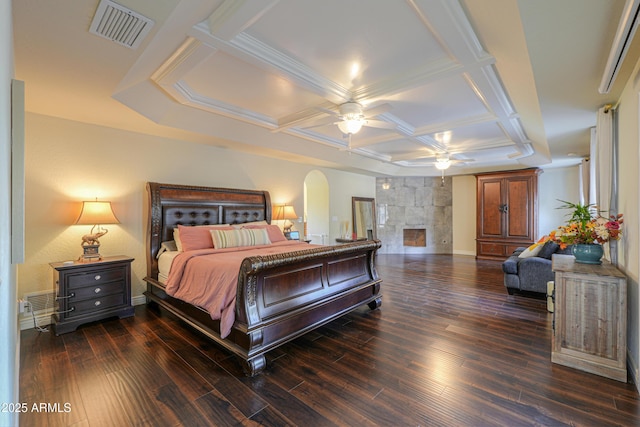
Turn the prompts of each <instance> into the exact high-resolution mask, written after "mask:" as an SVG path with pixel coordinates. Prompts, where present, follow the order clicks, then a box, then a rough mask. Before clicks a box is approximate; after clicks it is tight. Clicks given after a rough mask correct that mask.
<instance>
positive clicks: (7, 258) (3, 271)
mask: <svg viewBox="0 0 640 427" xmlns="http://www.w3.org/2000/svg"><path fill="white" fill-rule="evenodd" d="M12 34H13V29H12V23H11V2H10V1H8V0H6V1H0V62H1V63H2V65H1V66H0V236H1V238H0V378H1V380H0V403H11V402H18V401H19V399H18V396H19V394H18V377H19V372H20V362H19V360H20V358H19V352H20V335H19V334H18V321H17V319H18V314H17V303H16V282H15V280H16V278H15V266H13V265H12V264H11V239H10V238H8V236H10V235H11V216H10V215H11V79H12V78H13V75H14V73H13V48H12V46H13V35H12ZM17 424H18V418H17V416H16V414H15V413H11V412H5V411H0V425H2V426H12V425H17Z"/></svg>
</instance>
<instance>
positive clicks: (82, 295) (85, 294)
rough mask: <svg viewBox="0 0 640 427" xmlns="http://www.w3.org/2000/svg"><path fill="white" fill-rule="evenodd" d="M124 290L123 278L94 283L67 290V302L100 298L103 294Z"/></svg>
mask: <svg viewBox="0 0 640 427" xmlns="http://www.w3.org/2000/svg"><path fill="white" fill-rule="evenodd" d="M124 290H125V282H124V280H122V281H119V282H109V283H105V284H102V285H94V284H93V283H92V284H91V286H85V287H83V288H77V289H73V290H70V291H69V295H65V296H67V297H68V298H67V301H68V304H69V305H71V304H72V303H73V302H76V301H80V300H85V299H90V298H100V297H103V296H107V295H111V294H117V293H122V292H124Z"/></svg>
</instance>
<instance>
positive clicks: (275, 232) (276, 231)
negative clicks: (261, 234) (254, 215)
mask: <svg viewBox="0 0 640 427" xmlns="http://www.w3.org/2000/svg"><path fill="white" fill-rule="evenodd" d="M242 228H247V229H250V230H253V229H257V230H259V229H265V230H267V234H268V235H269V240H270V241H271V243H276V242H284V241H285V240H287V238H286V237H284V234H283V233H282V230H280V227H278V226H277V225H275V224H260V225H254V224H253V223H250V224H248V225H245V226H244V227H242Z"/></svg>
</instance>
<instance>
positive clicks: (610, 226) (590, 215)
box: [549, 200, 624, 249]
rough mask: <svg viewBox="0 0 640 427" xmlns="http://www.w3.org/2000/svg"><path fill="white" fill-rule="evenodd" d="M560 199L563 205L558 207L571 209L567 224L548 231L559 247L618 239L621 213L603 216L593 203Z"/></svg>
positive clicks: (621, 219)
mask: <svg viewBox="0 0 640 427" xmlns="http://www.w3.org/2000/svg"><path fill="white" fill-rule="evenodd" d="M560 201H561V202H562V203H563V205H562V206H560V207H559V208H558V209H571V210H572V212H571V213H570V214H569V220H568V221H567V224H566V225H561V226H560V227H558V229H557V230H554V231H552V232H551V233H549V238H550V239H552V240H554V241H555V242H556V243H558V244H559V245H560V248H562V249H564V248H566V247H567V246H568V245H575V244H594V243H595V244H603V243H607V242H608V241H610V240H618V239H620V237H621V235H622V229H621V225H622V223H623V222H624V220H623V218H622V214H617V215H611V216H610V217H609V218H604V217H602V216H600V214H598V213H597V211H596V209H595V207H594V206H593V205H582V204H579V203H570V202H565V201H564V200H560Z"/></svg>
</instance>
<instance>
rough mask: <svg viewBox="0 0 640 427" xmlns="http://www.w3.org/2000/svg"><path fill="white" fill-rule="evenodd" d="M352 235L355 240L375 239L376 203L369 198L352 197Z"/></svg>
mask: <svg viewBox="0 0 640 427" xmlns="http://www.w3.org/2000/svg"><path fill="white" fill-rule="evenodd" d="M351 209H352V215H353V234H354V235H355V238H356V239H368V240H373V239H376V238H377V237H376V236H377V235H376V202H375V199H373V198H371V197H352V198H351Z"/></svg>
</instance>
